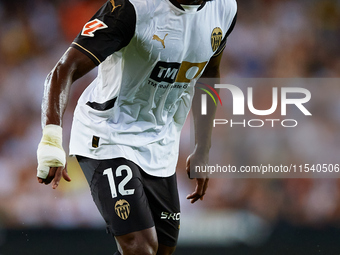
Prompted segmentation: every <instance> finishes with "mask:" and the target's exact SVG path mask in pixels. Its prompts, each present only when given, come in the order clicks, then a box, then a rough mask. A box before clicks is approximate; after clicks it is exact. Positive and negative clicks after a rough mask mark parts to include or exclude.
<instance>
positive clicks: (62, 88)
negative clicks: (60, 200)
mask: <svg viewBox="0 0 340 255" xmlns="http://www.w3.org/2000/svg"><path fill="white" fill-rule="evenodd" d="M95 67H96V65H95V64H94V63H93V61H92V60H91V59H90V58H89V57H87V56H86V55H85V54H83V53H81V52H80V51H78V50H76V49H74V48H69V49H68V50H67V51H66V52H65V54H64V55H63V56H62V57H61V59H60V60H59V61H58V63H57V65H56V66H55V67H54V68H53V70H52V71H51V72H50V73H49V75H48V76H47V78H46V81H45V90H44V97H43V103H42V121H43V125H44V126H45V125H48V124H55V125H59V126H62V119H63V115H64V112H65V109H66V106H67V102H68V98H69V94H70V88H71V85H72V84H73V82H75V81H76V80H77V79H79V78H80V77H82V76H84V75H85V74H87V73H88V72H89V71H91V70H92V69H93V68H95ZM61 177H63V178H64V179H65V180H66V181H71V179H70V177H69V176H68V174H67V170H66V168H63V167H51V168H50V171H49V174H48V176H47V177H46V179H42V178H39V177H38V181H39V183H45V184H49V183H51V182H52V187H53V188H54V189H55V188H57V187H58V185H59V181H60V179H61Z"/></svg>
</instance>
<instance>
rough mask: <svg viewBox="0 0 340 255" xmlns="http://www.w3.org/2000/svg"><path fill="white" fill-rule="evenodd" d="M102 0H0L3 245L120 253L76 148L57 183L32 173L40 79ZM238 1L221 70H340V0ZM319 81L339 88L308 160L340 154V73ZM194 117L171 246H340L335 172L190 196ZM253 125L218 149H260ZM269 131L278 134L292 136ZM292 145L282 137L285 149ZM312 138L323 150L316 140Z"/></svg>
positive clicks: (232, 249)
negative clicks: (177, 229) (194, 199)
mask: <svg viewBox="0 0 340 255" xmlns="http://www.w3.org/2000/svg"><path fill="white" fill-rule="evenodd" d="M216 1H219V0H216ZM103 2H104V1H103V0H69V1H62V0H50V1H47V0H30V1H28V0H16V1H10V0H1V1H0V109H1V110H0V151H1V154H0V254H1V255H5V254H6V255H7V254H34V255H39V254H83V255H85V254H113V253H114V250H115V243H114V241H113V239H112V238H111V237H110V236H108V235H106V233H105V227H104V222H103V220H102V219H101V217H100V215H99V213H98V212H97V210H96V208H95V206H94V204H93V202H92V198H91V196H90V193H89V189H88V187H87V183H86V181H85V178H84V176H83V174H82V173H81V171H80V169H79V167H78V165H77V163H76V162H75V160H74V159H73V158H70V159H69V161H68V170H69V173H70V175H71V178H72V182H71V183H62V184H61V185H60V187H59V188H58V190H52V188H51V187H45V186H42V185H38V183H37V181H36V177H35V174H36V148H37V145H38V143H39V140H40V138H41V125H40V104H41V98H42V94H43V83H44V79H45V77H46V75H47V74H48V72H49V71H50V70H51V69H52V67H53V66H54V65H55V63H56V62H57V61H58V59H59V58H60V57H61V55H62V54H63V52H64V51H65V50H66V49H67V47H68V46H69V44H70V43H71V41H72V40H73V38H74V37H75V36H76V34H77V33H78V32H79V31H80V30H81V28H82V26H83V24H84V23H85V22H86V21H87V20H88V19H89V18H90V17H91V16H92V14H93V13H94V12H95V11H96V10H97V9H98V8H99V7H100V6H101V5H102V4H103ZM238 6H239V12H238V13H239V14H238V23H237V25H236V28H235V31H234V32H233V33H232V35H231V36H230V39H229V40H228V43H227V48H226V50H225V52H224V57H223V61H222V68H221V69H222V75H223V76H228V77H273V78H281V77H282V78H286V77H305V78H312V77H318V78H339V76H340V47H339V45H340V1H339V0H295V1H291V0H239V1H238ZM95 75H96V72H95V71H94V72H91V73H90V74H88V75H87V76H86V77H84V78H82V79H81V80H80V81H78V82H77V83H76V84H75V85H74V86H73V93H72V96H71V98H70V100H69V107H68V109H67V111H66V113H65V117H64V134H65V135H64V147H65V149H67V147H68V140H69V131H70V125H71V120H72V114H73V109H74V107H75V104H76V101H77V98H78V97H79V95H80V93H81V92H82V90H83V89H84V88H85V87H86V86H87V85H88V84H89V83H90V82H91V80H92V79H93V78H94V77H95ZM320 91H321V92H322V94H323V93H325V95H329V96H333V99H334V100H333V101H332V105H330V102H329V103H328V102H327V100H324V101H322V102H323V104H322V105H313V108H314V109H315V111H319V112H321V113H322V114H321V116H322V118H323V119H322V120H320V121H315V122H313V123H311V124H312V125H311V129H310V130H307V131H308V132H309V137H310V140H308V141H306V142H305V143H304V144H302V145H300V148H298V149H299V150H300V152H301V151H304V150H306V151H307V152H306V153H295V154H294V155H295V157H297V158H299V157H300V159H301V160H304V157H305V156H306V154H308V153H309V154H308V155H307V156H312V157H313V155H315V156H318V157H320V158H323V156H324V157H326V156H327V155H329V154H335V157H337V155H340V141H339V138H340V137H339V130H340V104H339V103H338V100H337V97H339V96H338V95H340V84H339V87H338V88H337V87H335V88H334V89H332V90H331V91H327V90H322V89H321V90H320ZM324 98H326V97H324ZM269 100H271V98H270V99H269ZM331 106H332V110H329V109H328V108H330V107H331ZM333 106H336V107H333ZM323 113H325V114H323ZM189 129H190V128H189V125H186V126H185V128H184V130H183V139H182V145H181V155H180V158H179V164H178V169H177V172H178V181H179V191H180V196H181V200H182V201H181V205H182V221H181V228H182V231H181V234H180V241H179V247H178V250H177V252H176V254H213V255H215V254H242V255H243V254H327V255H333V254H334V255H335V254H340V179H320V178H318V179H308V178H305V179H212V180H211V182H210V187H209V190H208V193H207V195H206V197H205V199H204V202H199V203H197V204H195V205H190V204H189V202H188V201H186V200H185V196H186V195H187V194H189V192H191V190H192V189H193V188H194V183H193V182H191V181H190V180H188V179H187V176H186V173H185V172H184V165H185V159H186V157H187V155H188V154H189V153H190V146H189V142H190V141H189V140H190V139H189V138H188V137H189V136H190V135H189ZM307 131H306V132H307ZM256 135H258V134H257V133H255V134H253V136H248V137H242V139H248V140H247V141H245V142H243V143H242V144H243V147H242V146H240V142H239V141H240V140H239V139H241V137H230V139H228V138H226V141H228V149H225V150H223V145H222V147H221V145H220V146H219V147H218V150H217V149H215V150H214V148H213V151H212V152H213V154H214V155H220V156H221V157H224V156H225V157H229V158H231V159H233V160H238V161H242V160H244V159H245V158H246V159H247V160H249V158H251V157H250V156H249V155H248V156H246V154H247V153H250V151H255V152H256V153H257V154H256V155H251V156H253V157H257V156H259V155H260V154H261V152H259V151H256V150H250V149H249V148H250V147H251V146H255V147H256V144H254V143H253V142H252V141H253V140H252V139H253V138H254V136H256ZM261 135H263V134H261ZM267 135H268V136H267V137H266V138H267V140H268V141H273V143H278V144H279V143H280V142H282V141H283V140H285V139H286V137H285V136H284V134H283V135H282V137H280V136H277V133H276V134H275V138H273V140H270V139H271V137H273V136H270V135H271V134H270V133H267ZM292 139H294V138H292ZM292 142H293V141H291V143H292ZM287 144H288V145H289V141H288V142H287V143H286V145H287ZM288 145H287V146H282V147H280V149H281V150H282V151H283V152H282V153H286V154H288V155H289V153H287V152H289V151H290V150H291V146H288ZM274 146H276V145H275V144H274ZM315 146H318V147H319V150H312V149H311V148H314V147H315ZM233 148H235V150H234V149H233ZM307 149H308V150H307ZM313 153H314V154H313ZM262 154H265V153H262ZM266 155H267V157H269V156H268V154H266ZM266 155H264V156H266ZM270 156H271V157H273V158H276V156H277V157H278V158H280V157H279V156H280V155H270ZM307 156H306V157H307ZM288 161H289V159H288ZM274 162H275V161H274ZM247 163H248V164H251V161H247Z"/></svg>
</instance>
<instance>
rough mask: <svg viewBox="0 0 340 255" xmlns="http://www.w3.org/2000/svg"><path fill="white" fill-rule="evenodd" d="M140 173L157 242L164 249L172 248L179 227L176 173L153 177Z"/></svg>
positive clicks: (175, 242) (175, 241)
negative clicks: (168, 175)
mask: <svg viewBox="0 0 340 255" xmlns="http://www.w3.org/2000/svg"><path fill="white" fill-rule="evenodd" d="M142 174H143V180H144V190H145V193H146V195H147V197H148V201H149V205H150V208H151V211H152V215H153V219H154V223H155V227H156V232H157V238H158V243H159V244H161V245H160V247H163V248H162V249H163V250H164V251H165V250H167V251H170V250H174V248H175V246H176V244H177V239H178V233H179V227H180V204H179V196H178V189H177V180H176V175H173V176H170V177H154V176H150V175H147V174H145V173H142ZM167 247H168V248H167ZM160 249H161V248H160ZM160 252H161V251H160ZM159 254H171V253H159Z"/></svg>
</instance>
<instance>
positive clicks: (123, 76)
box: [70, 0, 237, 177]
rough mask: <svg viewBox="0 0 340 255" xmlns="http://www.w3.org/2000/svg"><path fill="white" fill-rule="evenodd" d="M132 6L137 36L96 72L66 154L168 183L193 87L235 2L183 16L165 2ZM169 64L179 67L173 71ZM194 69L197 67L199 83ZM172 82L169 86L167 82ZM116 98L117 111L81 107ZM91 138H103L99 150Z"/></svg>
mask: <svg viewBox="0 0 340 255" xmlns="http://www.w3.org/2000/svg"><path fill="white" fill-rule="evenodd" d="M130 2H131V3H132V4H133V5H134V8H135V10H136V15H137V24H136V31H135V35H134V37H133V38H132V40H131V41H130V43H129V44H128V45H127V46H126V47H124V48H123V49H121V50H120V51H119V52H116V53H114V54H112V55H111V56H109V57H108V58H107V59H106V60H105V61H104V62H103V63H102V64H100V65H99V68H98V77H97V78H96V79H95V80H94V81H93V82H92V83H91V85H90V86H89V87H88V88H87V89H86V90H85V91H84V93H83V94H82V96H81V97H80V99H79V101H78V105H77V107H76V110H75V113H74V120H73V125H72V131H71V142H70V154H71V155H81V156H85V157H90V158H95V159H110V158H117V157H124V158H127V159H129V160H131V161H133V162H134V163H136V164H137V165H139V166H140V167H141V168H142V169H143V170H144V171H145V172H147V173H148V174H150V175H153V176H163V177H166V176H170V175H172V174H174V172H175V168H176V164H177V159H178V153H179V138H180V131H181V129H182V127H183V124H184V122H185V120H186V117H187V115H188V112H189V110H190V106H191V101H192V97H193V94H194V85H195V83H196V81H197V79H198V78H199V76H200V75H201V74H202V72H203V71H204V68H205V65H206V64H207V63H208V62H209V60H210V58H211V57H212V56H213V55H214V52H213V50H212V46H211V42H212V31H213V30H214V28H216V27H219V28H221V30H222V33H223V35H222V38H223V37H224V36H225V34H226V32H227V31H228V29H229V27H230V25H231V23H232V20H233V18H234V16H235V14H236V8H237V7H236V2H235V0H216V1H209V2H207V3H206V4H205V6H204V7H203V8H202V9H201V10H199V11H195V12H192V11H189V12H186V11H185V10H181V9H179V8H178V7H176V6H174V5H173V4H172V3H171V2H170V1H168V0H150V1H145V0H131V1H130ZM93 38H94V39H95V37H93ZM169 63H170V64H172V63H174V65H176V64H178V66H177V67H178V69H176V68H175V67H174V68H172V67H169V66H168V65H169ZM195 63H198V64H199V65H200V66H201V70H200V71H201V72H200V73H199V75H197V76H195V74H196V73H198V69H199V68H198V67H197V66H195ZM191 65H193V67H191V68H188V69H185V68H186V67H190V66H191ZM164 66H165V67H164ZM183 70H184V73H183ZM176 75H177V78H176V79H175V80H174V81H173V82H169V81H167V79H168V80H169V79H171V78H173V77H176ZM157 79H162V80H161V81H157ZM113 98H117V100H116V102H115V105H114V107H113V108H111V109H109V110H106V111H98V110H95V109H93V108H91V107H90V106H89V105H87V104H86V103H87V102H97V103H104V102H107V101H109V100H111V99H113ZM93 136H96V137H99V138H100V139H99V144H98V147H97V146H93V144H92V139H93Z"/></svg>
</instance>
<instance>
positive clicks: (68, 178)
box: [62, 166, 71, 182]
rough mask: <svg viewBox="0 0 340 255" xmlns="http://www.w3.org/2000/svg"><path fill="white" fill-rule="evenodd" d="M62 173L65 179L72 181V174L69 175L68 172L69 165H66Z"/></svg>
mask: <svg viewBox="0 0 340 255" xmlns="http://www.w3.org/2000/svg"><path fill="white" fill-rule="evenodd" d="M62 174H63V178H64V180H65V181H68V182H70V181H71V178H70V176H69V175H68V173H67V167H66V166H65V168H64V169H63V172H62Z"/></svg>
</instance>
